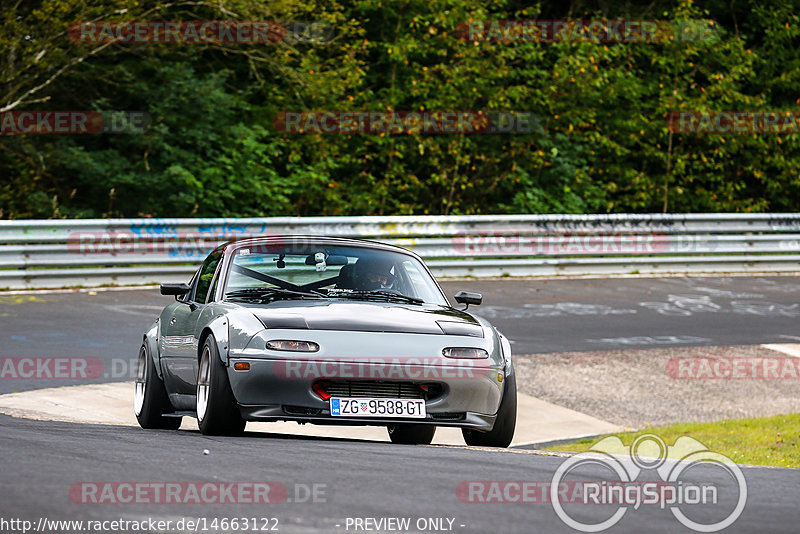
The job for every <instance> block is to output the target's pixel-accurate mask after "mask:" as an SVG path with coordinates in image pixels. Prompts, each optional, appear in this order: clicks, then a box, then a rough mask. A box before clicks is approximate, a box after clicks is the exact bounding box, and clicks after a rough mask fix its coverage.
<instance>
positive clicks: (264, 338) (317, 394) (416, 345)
mask: <svg viewBox="0 0 800 534" xmlns="http://www.w3.org/2000/svg"><path fill="white" fill-rule="evenodd" d="M161 293H162V294H163V295H174V296H175V302H173V303H172V304H170V305H169V306H167V307H166V308H164V310H163V311H162V312H161V315H160V316H159V318H158V319H156V321H155V322H154V323H153V325H152V326H151V327H150V328H149V329H148V330H147V332H146V333H145V334H144V340H143V343H142V347H141V349H140V350H139V366H138V371H137V378H136V389H135V395H134V411H135V413H136V418H137V419H138V421H139V424H140V425H141V426H142V427H144V428H172V429H174V428H178V426H180V422H181V417H183V416H192V417H197V420H198V424H199V426H200V430H201V431H202V432H203V433H204V434H215V435H234V434H239V433H241V432H242V431H243V430H244V427H245V424H246V422H247V421H278V420H289V421H297V422H301V423H315V424H334V425H379V426H385V427H387V428H388V430H389V436H390V437H391V440H392V441H393V442H395V443H408V444H420V443H423V444H427V443H430V442H431V440H432V439H433V435H434V432H435V431H436V427H437V426H454V427H460V428H461V429H462V433H463V435H464V439H465V441H466V442H467V444H469V445H483V446H494V447H507V446H508V445H509V443H511V439H512V437H513V435H514V426H515V423H516V411H517V393H516V381H515V374H514V367H513V365H512V362H511V345H510V344H509V342H508V340H507V339H506V338H505V337H504V336H503V335H502V334H501V333H500V332H498V331H497V329H496V328H494V327H493V326H492V325H491V324H490V323H489V322H488V321H486V320H485V319H483V318H481V317H479V316H477V315H473V314H472V313H468V312H467V311H466V310H467V308H468V307H469V305H470V304H473V305H477V304H480V303H481V300H482V297H481V295H480V294H477V293H467V292H463V291H462V292H459V293H457V294H456V295H455V300H456V302H459V303H461V304H464V305H465V307H464V309H456V308H454V307H452V306H450V304H449V303H448V301H447V298H446V297H445V295H444V293H443V292H442V289H441V288H440V287H439V285H438V284H437V283H436V281H435V280H434V278H433V275H432V274H431V272H430V271H429V270H428V268H427V267H426V266H425V264H424V263H423V262H422V260H421V259H420V258H419V256H417V255H416V254H414V253H413V252H410V251H408V250H405V249H402V248H399V247H394V246H389V245H385V244H381V243H374V242H369V241H360V240H353V239H340V238H328V237H302V236H294V237H264V238H255V239H247V240H241V241H234V242H230V243H226V244H224V245H221V246H219V247H217V248H216V249H215V250H214V251H213V252H211V253H210V254H209V255H208V257H207V258H206V259H205V261H204V262H203V264H202V265H201V266H200V268H199V269H198V271H197V273H196V274H195V275H194V277H193V279H192V281H191V282H190V283H189V284H183V283H181V284H162V286H161Z"/></svg>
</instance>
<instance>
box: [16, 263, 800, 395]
mask: <svg viewBox="0 0 800 534" xmlns="http://www.w3.org/2000/svg"><path fill="white" fill-rule="evenodd" d="M443 286H444V290H445V292H446V293H447V295H448V296H452V295H453V294H454V293H455V292H456V291H458V290H459V289H465V290H472V291H478V292H481V293H483V297H484V298H483V302H484V303H483V304H482V305H481V306H480V307H479V308H478V309H479V310H480V313H481V314H482V315H483V316H484V317H486V318H488V319H489V320H491V321H492V323H493V324H495V325H496V326H497V327H498V328H499V329H500V330H501V331H502V332H503V333H504V334H505V335H506V336H507V337H508V338H509V339H510V340H511V341H512V342H513V344H514V345H513V348H514V353H515V354H532V353H548V352H570V351H582V350H605V349H619V348H652V347H657V346H665V345H671V346H692V345H750V344H758V343H795V342H798V341H800V321H798V319H800V278H798V277H794V276H774V277H766V276H764V277H755V278H751V277H728V278H697V277H690V278H622V279H620V278H611V279H573V280H488V281H476V280H463V281H449V282H445V283H444V284H443ZM169 298H170V297H164V296H161V295H159V293H158V290H156V289H148V290H127V291H97V292H96V294H91V293H88V292H80V293H66V294H65V293H45V294H34V295H32V294H21V295H2V294H0V318H2V324H3V329H2V331H3V345H2V346H1V347H0V357H20V356H28V357H31V356H39V357H54V356H70V357H71V356H80V357H84V358H98V359H99V360H102V361H103V362H104V363H105V364H106V365H105V368H104V374H105V375H107V376H104V377H102V378H99V379H98V380H97V381H109V380H123V379H132V378H133V374H132V372H133V371H134V370H133V367H132V366H133V363H130V365H129V361H130V360H133V359H135V358H136V354H137V352H138V350H139V345H140V344H141V339H142V334H143V332H144V330H145V329H146V328H147V327H148V326H149V325H150V324H151V323H152V321H153V320H154V319H155V318H156V317H157V315H158V312H159V311H160V310H161V308H162V307H163V306H165V305H166V304H168V303H169ZM473 309H474V308H473ZM122 360H124V361H122ZM81 383H85V381H84V382H81ZM71 384H76V382H74V381H72V382H70V381H61V380H58V379H45V380H25V379H16V380H0V394H2V393H9V392H11V391H24V390H28V389H38V388H44V387H53V386H58V385H71Z"/></svg>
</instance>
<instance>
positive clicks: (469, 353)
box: [442, 347, 489, 359]
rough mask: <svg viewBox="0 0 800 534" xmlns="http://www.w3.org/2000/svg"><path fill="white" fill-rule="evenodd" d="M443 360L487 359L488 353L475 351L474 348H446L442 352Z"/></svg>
mask: <svg viewBox="0 0 800 534" xmlns="http://www.w3.org/2000/svg"><path fill="white" fill-rule="evenodd" d="M442 354H443V355H444V357H445V358H470V359H477V358H488V357H489V353H488V352H486V351H485V350H483V349H476V348H474V347H448V348H446V349H444V350H442Z"/></svg>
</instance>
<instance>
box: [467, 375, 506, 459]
mask: <svg viewBox="0 0 800 534" xmlns="http://www.w3.org/2000/svg"><path fill="white" fill-rule="evenodd" d="M516 376H517V373H511V376H509V377H507V379H506V383H505V386H504V388H503V399H502V400H501V401H500V407H499V408H498V410H497V418H496V419H495V420H494V427H493V428H492V429H491V430H490V431H489V432H481V431H480V430H474V429H471V428H462V429H461V434H462V435H463V436H464V441H465V442H466V443H467V445H472V446H476V447H502V448H505V447H508V446H509V445H511V440H512V439H513V438H514V429H515V428H516V426H517V378H516Z"/></svg>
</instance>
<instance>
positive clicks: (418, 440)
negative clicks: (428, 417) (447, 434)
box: [386, 423, 436, 445]
mask: <svg viewBox="0 0 800 534" xmlns="http://www.w3.org/2000/svg"><path fill="white" fill-rule="evenodd" d="M386 428H387V429H388V430H389V439H391V440H392V443H398V444H402V445H430V444H431V441H433V435H434V434H435V433H436V427H435V426H433V425H417V424H413V423H400V424H397V425H389V426H388V427H386Z"/></svg>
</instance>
